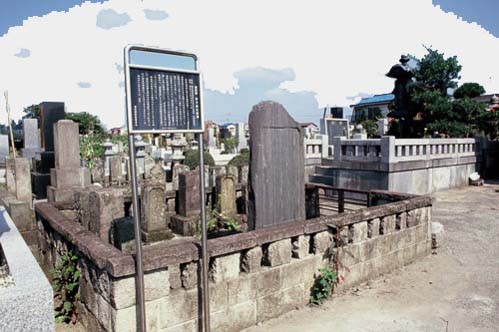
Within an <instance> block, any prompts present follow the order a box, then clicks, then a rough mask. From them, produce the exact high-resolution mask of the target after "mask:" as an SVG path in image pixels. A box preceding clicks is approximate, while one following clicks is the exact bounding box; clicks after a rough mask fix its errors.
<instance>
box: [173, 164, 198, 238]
mask: <svg viewBox="0 0 499 332" xmlns="http://www.w3.org/2000/svg"><path fill="white" fill-rule="evenodd" d="M178 183H179V188H178V194H177V197H178V202H177V203H178V204H177V212H178V214H176V215H173V216H172V217H171V223H170V227H171V228H172V230H173V231H174V232H175V233H178V234H181V235H194V234H195V233H196V228H197V226H196V223H197V221H198V220H199V212H200V206H201V203H200V202H201V197H200V188H199V169H196V170H194V171H190V172H185V173H181V174H180V175H179V179H178Z"/></svg>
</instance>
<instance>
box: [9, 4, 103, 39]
mask: <svg viewBox="0 0 499 332" xmlns="http://www.w3.org/2000/svg"><path fill="white" fill-rule="evenodd" d="M87 1H90V2H103V1H98V0H87ZM82 2H83V1H81V0H2V10H0V36H2V35H3V34H5V33H6V32H7V31H8V30H9V28H10V27H13V26H19V25H22V24H23V20H25V19H27V18H29V17H30V16H42V15H45V14H48V13H50V12H51V11H62V10H68V9H69V8H71V7H74V6H76V5H79V4H81V3H82Z"/></svg>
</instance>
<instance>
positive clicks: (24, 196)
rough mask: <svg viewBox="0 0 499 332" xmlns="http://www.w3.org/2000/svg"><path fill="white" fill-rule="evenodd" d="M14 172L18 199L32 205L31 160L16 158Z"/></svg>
mask: <svg viewBox="0 0 499 332" xmlns="http://www.w3.org/2000/svg"><path fill="white" fill-rule="evenodd" d="M14 171H15V182H16V197H17V199H18V200H20V201H25V202H30V203H31V200H32V197H31V173H30V165H29V160H28V159H26V158H16V159H15V160H14Z"/></svg>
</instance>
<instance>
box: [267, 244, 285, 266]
mask: <svg viewBox="0 0 499 332" xmlns="http://www.w3.org/2000/svg"><path fill="white" fill-rule="evenodd" d="M264 255H265V256H264V257H265V259H264V261H265V263H266V264H268V265H270V266H279V265H283V264H286V263H289V262H291V239H284V240H280V241H276V242H272V243H270V244H269V245H268V247H267V250H266V252H265V253H264Z"/></svg>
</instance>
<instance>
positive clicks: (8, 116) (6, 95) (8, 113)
mask: <svg viewBox="0 0 499 332" xmlns="http://www.w3.org/2000/svg"><path fill="white" fill-rule="evenodd" d="M3 95H4V96H5V110H6V111H7V122H8V124H9V131H10V142H11V148H12V156H13V157H14V158H16V147H15V146H14V134H13V133H12V123H11V122H10V105H9V92H8V91H7V90H5V92H4V93H3Z"/></svg>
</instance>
